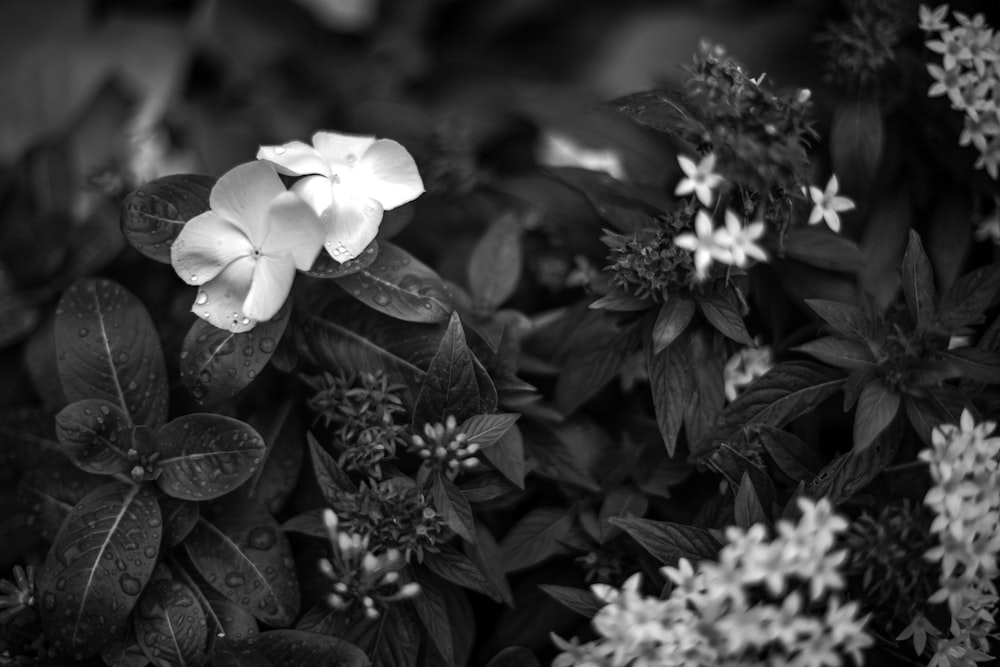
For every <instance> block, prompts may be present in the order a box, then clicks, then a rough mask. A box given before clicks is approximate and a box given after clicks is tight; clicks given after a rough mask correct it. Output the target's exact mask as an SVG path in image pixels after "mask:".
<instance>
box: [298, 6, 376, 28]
mask: <svg viewBox="0 0 1000 667" xmlns="http://www.w3.org/2000/svg"><path fill="white" fill-rule="evenodd" d="M296 2H298V3H299V4H300V5H302V6H303V7H305V8H306V9H307V10H309V12H310V13H312V15H313V16H315V17H316V19H317V20H319V22H320V23H322V24H323V25H324V26H326V27H327V28H331V29H333V30H341V31H344V32H359V31H362V30H365V29H366V28H369V27H370V26H371V25H372V24H373V23H374V22H375V19H376V18H377V15H378V0H296Z"/></svg>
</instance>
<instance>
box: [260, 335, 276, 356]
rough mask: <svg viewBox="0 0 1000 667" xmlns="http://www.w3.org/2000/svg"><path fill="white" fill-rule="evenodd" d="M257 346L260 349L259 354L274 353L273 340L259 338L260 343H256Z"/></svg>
mask: <svg viewBox="0 0 1000 667" xmlns="http://www.w3.org/2000/svg"><path fill="white" fill-rule="evenodd" d="M258 346H259V347H260V351H261V352H264V353H265V354H269V353H271V352H274V348H275V342H274V339H273V338H261V339H260V343H258Z"/></svg>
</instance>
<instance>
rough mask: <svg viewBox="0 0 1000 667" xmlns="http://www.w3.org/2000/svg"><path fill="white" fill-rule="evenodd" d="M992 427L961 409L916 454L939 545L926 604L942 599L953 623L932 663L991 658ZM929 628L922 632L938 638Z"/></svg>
mask: <svg viewBox="0 0 1000 667" xmlns="http://www.w3.org/2000/svg"><path fill="white" fill-rule="evenodd" d="M994 428H996V423H995V422H992V421H985V422H982V423H980V424H976V423H975V420H974V419H973V417H972V415H971V414H970V413H969V411H968V410H964V411H963V412H962V417H961V420H960V424H959V425H957V426H956V425H954V424H942V425H941V426H938V427H937V428H936V429H934V432H933V434H932V445H933V446H932V447H930V448H928V449H925V450H924V451H922V452H921V453H920V458H921V459H923V460H924V461H927V462H928V463H929V464H930V473H931V477H932V478H933V480H934V486H933V487H932V488H931V490H930V491H928V492H927V495H926V497H925V498H924V504H926V505H927V506H929V507H930V508H931V509H933V510H934V512H935V514H936V517H935V518H934V521H933V522H932V523H931V533H933V534H936V535H937V536H938V539H939V540H940V544H939V545H938V546H936V547H934V548H933V549H931V550H929V551H928V552H927V554H926V558H927V559H928V560H931V561H940V563H941V579H940V585H941V588H940V589H938V591H937V592H935V593H934V594H933V595H931V597H930V598H929V599H928V602H931V603H932V604H938V603H943V602H947V604H948V610H949V611H950V612H951V618H952V622H951V628H950V634H951V636H950V637H947V638H942V639H935V640H934V643H933V644H932V646H933V648H934V650H935V655H934V658H933V659H932V660H931V665H935V666H936V665H972V664H974V663H975V662H982V661H984V660H990V659H992V657H991V656H990V655H989V654H988V650H989V637H990V635H991V633H992V632H993V631H994V629H995V627H996V623H995V621H994V618H993V610H994V609H995V608H996V606H997V603H998V602H1000V597H998V596H997V590H996V588H995V587H994V585H993V579H994V578H995V577H996V576H997V574H998V569H997V554H998V552H1000V461H998V458H1000V437H993V438H990V437H987V436H989V435H990V434H991V433H992V432H993V430H994ZM924 625H925V626H926V625H927V624H926V623H925V624H924ZM934 630H936V629H930V632H929V634H932V635H934V634H940V632H935V631H934ZM904 633H905V631H904ZM911 634H914V636H915V643H916V642H917V638H916V635H915V633H911ZM919 641H920V642H921V644H922V643H923V642H924V641H926V640H925V639H920V640H919ZM920 648H921V649H922V646H921V647H920Z"/></svg>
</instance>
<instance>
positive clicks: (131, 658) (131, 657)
mask: <svg viewBox="0 0 1000 667" xmlns="http://www.w3.org/2000/svg"><path fill="white" fill-rule="evenodd" d="M101 659H102V660H103V661H104V664H105V665H107V666H108V667H146V666H147V665H148V664H149V658H147V657H146V654H145V653H143V652H142V647H140V646H139V642H138V641H136V638H135V629H134V627H133V624H132V623H126V624H125V632H121V633H119V636H118V637H115V638H113V639H112V640H111V641H110V642H108V644H106V645H105V647H104V648H103V649H101Z"/></svg>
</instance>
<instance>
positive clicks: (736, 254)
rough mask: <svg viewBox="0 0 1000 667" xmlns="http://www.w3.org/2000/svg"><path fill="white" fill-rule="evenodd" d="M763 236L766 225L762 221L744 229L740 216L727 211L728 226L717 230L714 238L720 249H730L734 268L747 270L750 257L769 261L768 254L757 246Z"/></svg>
mask: <svg viewBox="0 0 1000 667" xmlns="http://www.w3.org/2000/svg"><path fill="white" fill-rule="evenodd" d="M763 235H764V223H763V222H762V221H757V222H753V223H750V224H749V225H747V226H746V227H744V226H743V223H742V222H741V221H740V218H739V216H738V215H736V214H735V213H734V212H733V211H731V210H729V209H726V224H725V226H724V227H720V228H719V229H717V230H715V235H714V236H715V242H716V243H717V244H718V245H719V246H720V247H723V248H728V249H729V252H730V253H732V256H733V261H732V264H733V266H738V267H740V268H745V267H746V266H747V264H748V263H749V261H748V259H749V258H750V257H753V258H754V259H756V260H758V261H761V262H766V261H767V253H766V252H764V249H763V248H761V247H760V246H759V245H757V241H758V240H759V239H760V237H761V236H763ZM720 261H721V260H720Z"/></svg>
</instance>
